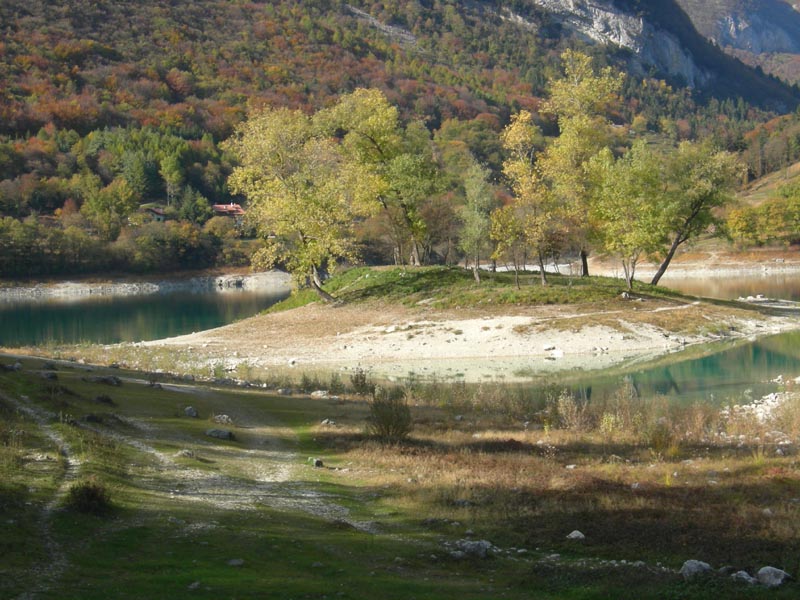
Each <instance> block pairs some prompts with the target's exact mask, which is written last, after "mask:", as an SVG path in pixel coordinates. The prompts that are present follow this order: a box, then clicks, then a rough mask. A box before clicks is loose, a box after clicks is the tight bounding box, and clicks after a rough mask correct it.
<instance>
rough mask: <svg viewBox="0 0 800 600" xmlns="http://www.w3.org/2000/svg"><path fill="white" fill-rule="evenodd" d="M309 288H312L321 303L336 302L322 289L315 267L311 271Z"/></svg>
mask: <svg viewBox="0 0 800 600" xmlns="http://www.w3.org/2000/svg"><path fill="white" fill-rule="evenodd" d="M311 287H312V288H314V291H315V292H316V293H317V295H318V296H319V297H320V299H321V300H322V301H323V302H336V298H334V297H333V296H331V295H330V294H329V293H328V292H326V291H325V290H323V289H322V281H320V278H319V272H318V271H317V268H316V267H313V268H312V270H311Z"/></svg>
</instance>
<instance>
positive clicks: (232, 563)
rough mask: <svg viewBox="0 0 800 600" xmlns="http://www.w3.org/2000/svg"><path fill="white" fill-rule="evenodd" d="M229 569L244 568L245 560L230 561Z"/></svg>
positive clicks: (235, 559) (233, 559) (234, 559)
mask: <svg viewBox="0 0 800 600" xmlns="http://www.w3.org/2000/svg"><path fill="white" fill-rule="evenodd" d="M228 566H229V567H242V566H244V559H243V558H232V559H230V560H229V561H228Z"/></svg>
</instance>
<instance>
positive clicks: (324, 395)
mask: <svg viewBox="0 0 800 600" xmlns="http://www.w3.org/2000/svg"><path fill="white" fill-rule="evenodd" d="M311 397H312V398H327V397H328V390H315V391H313V392H311Z"/></svg>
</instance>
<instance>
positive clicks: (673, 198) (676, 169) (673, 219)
mask: <svg viewBox="0 0 800 600" xmlns="http://www.w3.org/2000/svg"><path fill="white" fill-rule="evenodd" d="M742 170H743V166H742V164H741V163H740V161H739V159H738V157H737V156H736V155H734V154H732V153H730V152H725V151H720V150H718V149H717V148H715V147H714V145H713V144H711V143H709V142H701V143H693V142H682V143H681V144H680V146H678V149H677V151H675V152H674V153H673V154H672V156H671V157H669V159H668V162H667V179H668V184H669V186H670V193H669V196H668V198H669V200H668V204H667V206H666V207H665V211H664V225H665V226H666V228H667V230H668V231H669V236H668V239H669V240H670V241H669V242H668V246H666V253H665V255H664V259H663V260H662V262H661V265H660V266H659V268H658V271H656V274H655V275H654V276H653V280H652V281H651V283H652V284H653V285H657V284H658V282H659V280H660V279H661V277H662V276H663V275H664V273H665V272H666V270H667V267H669V264H670V262H671V261H672V258H673V257H674V256H675V252H676V251H677V250H678V248H679V247H680V246H681V245H682V244H685V243H686V242H688V241H690V240H693V239H695V238H697V237H698V236H699V235H700V234H702V233H704V232H706V231H708V230H709V228H710V227H711V226H712V225H716V224H717V223H718V220H717V217H716V215H715V210H716V209H718V208H720V207H723V206H725V205H726V204H727V203H728V202H730V201H731V199H732V198H733V196H732V193H733V191H734V190H735V189H736V186H737V184H738V182H740V181H741V180H742Z"/></svg>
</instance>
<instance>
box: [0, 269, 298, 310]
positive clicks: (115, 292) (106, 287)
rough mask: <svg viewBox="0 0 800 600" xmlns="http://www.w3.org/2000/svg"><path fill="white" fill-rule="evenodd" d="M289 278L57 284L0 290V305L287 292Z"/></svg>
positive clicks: (206, 277)
mask: <svg viewBox="0 0 800 600" xmlns="http://www.w3.org/2000/svg"><path fill="white" fill-rule="evenodd" d="M290 287H291V277H290V276H289V275H288V274H287V273H284V272H282V271H267V272H264V273H252V274H247V275H241V274H221V275H200V276H194V277H188V278H186V279H159V280H142V281H131V280H128V279H119V280H116V281H105V282H82V281H77V282H76V281H61V282H55V283H53V282H46V283H37V284H34V285H18V286H7V287H2V288H0V302H19V301H36V300H53V299H59V298H60V299H64V300H68V299H77V298H88V297H97V296H137V295H148V294H163V293H168V292H177V291H197V292H200V291H209V292H211V291H218V292H226V291H232V290H237V289H245V290H259V289H265V288H276V289H280V290H284V289H285V290H289V289H290Z"/></svg>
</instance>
